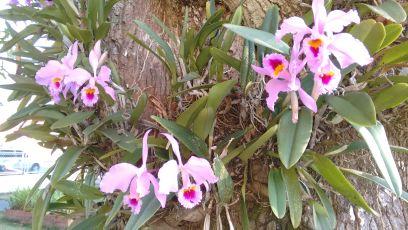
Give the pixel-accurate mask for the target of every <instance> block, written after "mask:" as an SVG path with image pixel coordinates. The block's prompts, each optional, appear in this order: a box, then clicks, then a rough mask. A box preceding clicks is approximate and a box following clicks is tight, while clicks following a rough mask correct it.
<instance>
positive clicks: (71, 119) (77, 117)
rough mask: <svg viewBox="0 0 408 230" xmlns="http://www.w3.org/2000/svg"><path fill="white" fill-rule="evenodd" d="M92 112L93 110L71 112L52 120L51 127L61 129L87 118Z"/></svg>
mask: <svg viewBox="0 0 408 230" xmlns="http://www.w3.org/2000/svg"><path fill="white" fill-rule="evenodd" d="M93 114H94V112H93V111H89V112H76V113H71V114H69V115H68V116H66V117H63V118H61V119H59V120H57V121H56V122H54V123H53V124H52V125H51V129H61V128H65V127H68V126H71V125H74V124H77V123H79V122H82V121H84V120H86V119H88V118H89V117H91V116H92V115H93Z"/></svg>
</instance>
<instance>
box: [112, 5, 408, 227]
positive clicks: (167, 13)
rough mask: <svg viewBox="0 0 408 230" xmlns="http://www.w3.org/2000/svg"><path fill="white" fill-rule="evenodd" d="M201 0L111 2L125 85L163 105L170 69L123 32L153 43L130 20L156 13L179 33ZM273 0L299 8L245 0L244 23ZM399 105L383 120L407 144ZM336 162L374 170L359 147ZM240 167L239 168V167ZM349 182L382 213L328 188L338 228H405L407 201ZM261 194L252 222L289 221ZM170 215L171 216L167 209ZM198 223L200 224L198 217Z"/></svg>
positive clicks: (341, 134)
mask: <svg viewBox="0 0 408 230" xmlns="http://www.w3.org/2000/svg"><path fill="white" fill-rule="evenodd" d="M203 2H204V1H198V2H197V1H181V0H180V1H176V0H150V1H145V0H127V1H121V2H120V3H118V4H117V5H116V6H115V8H114V11H113V14H112V21H113V23H114V26H113V27H112V30H111V32H110V36H109V38H108V40H107V41H106V42H107V45H108V47H109V48H110V52H109V53H110V55H111V58H112V60H113V61H114V62H115V64H116V65H117V67H118V71H119V74H120V75H121V76H122V77H123V79H124V80H125V82H126V83H127V84H128V86H129V87H134V86H137V87H139V88H140V89H141V90H143V91H146V92H148V93H149V94H150V95H154V96H155V97H156V98H157V99H158V101H159V102H160V103H162V104H163V105H165V106H167V105H166V104H167V96H168V94H169V88H170V87H169V79H168V75H167V73H166V71H165V69H164V67H163V66H162V64H161V63H160V62H159V61H158V60H157V59H156V58H155V57H154V56H153V55H152V54H149V53H148V52H147V51H146V50H145V49H144V48H142V47H140V46H139V45H137V44H136V43H135V42H133V41H132V40H131V39H130V38H129V37H128V36H127V33H132V34H135V35H136V36H138V37H140V38H142V39H143V40H144V41H145V42H146V43H147V44H149V45H151V46H152V47H154V46H155V44H154V43H153V42H151V41H150V40H149V39H148V36H147V35H146V34H145V33H143V32H142V31H141V30H139V29H138V28H137V27H136V25H135V24H134V23H133V20H134V19H140V20H141V21H144V22H147V23H148V24H149V25H153V23H151V22H152V20H151V15H153V14H154V15H156V16H158V17H159V18H161V19H162V20H163V21H164V22H166V24H168V25H169V26H170V27H171V28H172V29H173V30H174V31H175V32H176V33H177V32H178V31H179V30H180V24H181V23H180V22H181V15H182V12H181V11H182V10H181V9H182V6H183V5H185V4H190V5H195V4H200V6H202V3H203ZM223 3H224V4H225V5H226V7H227V8H229V9H232V10H233V9H235V7H236V6H237V4H238V3H239V0H224V1H223ZM271 3H275V4H277V5H278V6H279V7H280V8H281V14H282V15H281V16H282V17H283V18H286V17H288V16H291V15H295V14H299V13H300V12H301V11H302V8H301V7H300V1H299V0H247V1H245V3H244V6H245V11H244V16H245V22H246V24H248V25H250V26H259V25H260V24H261V22H262V19H263V17H264V14H265V11H266V10H267V8H268V7H269V6H270V4H271ZM303 10H304V9H303ZM192 15H194V16H197V17H200V15H201V16H202V15H203V10H202V9H201V11H200V12H192ZM193 20H194V21H196V22H202V20H201V19H200V18H194V19H193ZM153 28H154V29H155V31H156V32H159V33H160V32H161V30H160V28H158V27H157V26H153ZM162 35H163V34H162ZM402 111H405V112H399V114H400V115H399V119H396V118H395V116H393V117H394V120H392V121H390V123H391V124H392V125H387V126H386V128H387V130H388V131H389V135H390V137H391V143H393V144H396V145H401V146H407V144H408V143H407V141H406V139H407V138H406V136H407V135H408V131H407V128H406V127H408V123H407V119H406V117H407V116H406V115H407V114H408V108H406V107H405V108H404V109H403V110H402ZM151 112H155V111H150V112H148V113H151ZM396 112H397V111H396ZM394 115H395V114H394ZM396 122H398V123H399V125H400V126H399V127H395V124H396ZM327 132H330V133H332V135H330V138H331V144H333V143H335V142H340V143H348V142H349V141H350V140H353V139H354V140H355V139H356V138H357V134H356V133H355V131H354V130H353V129H352V128H350V127H348V128H344V130H341V131H338V127H334V126H333V127H332V129H331V130H327ZM327 138H328V137H327V136H323V137H322V139H320V140H318V142H317V143H318V144H319V142H323V140H327ZM320 144H322V143H320ZM396 158H397V159H398V164H399V167H400V169H401V170H400V173H401V175H402V177H403V185H404V190H407V172H408V171H407V159H406V158H407V157H406V156H401V155H400V156H396ZM254 161H255V160H254ZM336 163H337V164H340V165H341V166H344V167H349V168H354V169H358V170H362V171H366V172H370V173H373V172H375V170H376V166H375V164H374V163H373V161H372V159H371V158H370V155H369V154H368V153H367V152H363V151H362V152H360V153H355V154H350V155H347V156H341V157H339V158H337V159H336ZM256 167H262V168H264V169H263V171H264V170H268V165H267V163H265V162H263V163H261V162H260V163H258V165H257V166H254V168H256ZM240 173H241V174H242V172H240ZM252 173H254V172H252ZM254 182H255V181H254ZM352 182H353V184H355V185H356V187H357V189H358V190H359V191H360V192H361V193H362V194H363V195H364V197H365V198H366V199H367V201H368V202H369V203H370V205H371V206H372V207H373V208H374V209H375V210H377V211H378V212H379V213H380V215H381V216H379V217H374V216H371V215H368V214H366V213H364V212H362V211H358V210H356V209H353V208H352V207H351V205H350V203H349V202H348V201H346V200H345V199H344V198H342V197H340V196H338V195H335V194H331V195H332V196H331V197H332V201H333V204H334V206H335V209H336V213H337V223H338V229H407V228H408V226H407V223H408V221H407V218H408V207H407V204H406V203H404V202H403V201H401V200H398V199H396V198H395V197H393V196H392V195H390V193H388V192H387V191H385V190H384V189H381V188H378V187H377V186H375V185H372V184H369V183H368V182H367V183H366V182H363V180H361V179H357V178H352ZM264 185H265V184H264ZM258 195H259V194H258ZM260 199H261V197H260V196H258V197H256V198H255V199H254V200H255V201H256V203H254V204H249V207H250V208H254V209H255V208H256V212H260V211H259V210H262V213H261V214H260V215H258V218H257V223H254V225H253V226H254V227H255V228H257V229H276V228H280V227H284V226H286V225H288V224H289V222H288V221H289V220H288V219H287V218H285V219H284V220H283V221H279V222H278V221H277V220H276V218H274V217H273V215H271V211H270V208H269V207H268V202H267V200H266V199H265V197H263V198H262V200H260ZM230 212H231V215H232V216H233V220H234V221H236V224H237V226H238V228H239V226H240V224H239V222H240V219H239V214H238V213H239V205H234V206H231V207H230ZM305 212H306V213H307V215H305V216H304V219H303V220H304V227H306V228H312V226H313V225H312V216H311V210H310V209H306V210H305ZM251 214H252V213H251ZM169 215H170V216H171V214H169ZM234 216H235V218H234ZM223 222H225V221H223ZM156 224H157V225H156V227H157V226H159V225H160V224H162V223H157V222H156ZM162 225H163V224H162ZM179 226H180V225H179ZM199 226H202V225H201V223H200V225H199ZM279 226H280V227H279ZM173 227H174V225H173ZM200 228H201V227H200Z"/></svg>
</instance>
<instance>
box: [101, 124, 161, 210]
mask: <svg viewBox="0 0 408 230" xmlns="http://www.w3.org/2000/svg"><path fill="white" fill-rule="evenodd" d="M150 131H151V130H148V131H147V132H146V133H145V134H144V136H143V148H142V165H141V167H140V168H138V167H136V166H134V165H131V164H128V163H119V164H116V165H113V166H112V167H111V168H110V169H109V171H108V172H107V173H106V174H105V175H104V176H103V177H102V180H101V183H100V189H101V191H102V192H105V193H113V192H114V191H115V190H120V191H122V192H127V191H128V189H129V194H127V195H125V196H124V200H123V203H124V205H127V206H128V207H130V208H131V210H132V212H133V213H134V214H138V213H139V212H140V209H141V207H142V200H141V199H142V198H143V197H144V196H146V195H147V194H149V193H150V184H152V185H153V190H154V193H155V196H156V198H157V199H158V200H159V202H160V204H161V206H162V207H163V208H164V207H165V205H166V195H165V194H163V193H161V192H159V184H158V182H157V179H156V178H155V177H154V176H153V175H152V174H151V173H150V172H148V171H147V168H146V164H147V156H148V145H147V139H148V136H149V133H150Z"/></svg>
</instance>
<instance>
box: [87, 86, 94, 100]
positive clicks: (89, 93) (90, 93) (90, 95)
mask: <svg viewBox="0 0 408 230" xmlns="http://www.w3.org/2000/svg"><path fill="white" fill-rule="evenodd" d="M85 94H86V98H87V99H89V100H92V99H93V98H94V97H95V89H93V88H89V89H86V90H85Z"/></svg>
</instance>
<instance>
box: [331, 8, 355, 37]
mask: <svg viewBox="0 0 408 230" xmlns="http://www.w3.org/2000/svg"><path fill="white" fill-rule="evenodd" d="M352 22H354V23H357V24H358V23H360V17H359V16H358V12H357V11H356V10H350V11H349V12H344V11H341V10H333V11H331V12H330V13H329V14H328V15H327V20H326V25H325V31H326V32H334V33H340V32H341V31H343V29H344V27H346V26H348V25H349V24H351V23H352Z"/></svg>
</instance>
